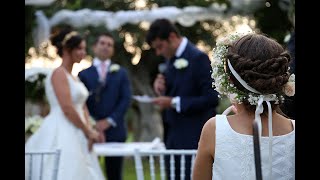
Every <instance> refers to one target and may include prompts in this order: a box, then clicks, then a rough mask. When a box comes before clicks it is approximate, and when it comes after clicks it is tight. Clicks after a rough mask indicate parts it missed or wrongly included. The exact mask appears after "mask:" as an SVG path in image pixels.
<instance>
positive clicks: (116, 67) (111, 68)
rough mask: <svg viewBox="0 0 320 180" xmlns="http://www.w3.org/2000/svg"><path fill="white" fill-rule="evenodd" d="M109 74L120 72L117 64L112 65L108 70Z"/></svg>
mask: <svg viewBox="0 0 320 180" xmlns="http://www.w3.org/2000/svg"><path fill="white" fill-rule="evenodd" d="M109 70H110V72H117V71H119V70H120V65H119V64H112V65H111V66H110V68H109Z"/></svg>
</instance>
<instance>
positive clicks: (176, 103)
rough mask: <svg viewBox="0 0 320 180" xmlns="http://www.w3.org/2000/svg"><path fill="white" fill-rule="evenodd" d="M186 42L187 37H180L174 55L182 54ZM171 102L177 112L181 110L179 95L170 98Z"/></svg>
mask: <svg viewBox="0 0 320 180" xmlns="http://www.w3.org/2000/svg"><path fill="white" fill-rule="evenodd" d="M187 44H188V39H187V38H186V37H183V38H182V41H181V43H180V44H179V47H178V49H177V51H176V54H175V55H176V57H180V56H181V55H182V53H183V52H184V50H185V49H186V47H187ZM171 104H172V105H173V107H174V108H175V109H176V111H177V112H178V113H180V112H181V106H180V96H176V97H174V98H172V100H171Z"/></svg>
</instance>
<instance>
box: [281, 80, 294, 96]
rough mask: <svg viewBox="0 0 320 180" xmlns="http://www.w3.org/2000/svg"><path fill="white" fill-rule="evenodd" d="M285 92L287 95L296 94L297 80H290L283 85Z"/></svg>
mask: <svg viewBox="0 0 320 180" xmlns="http://www.w3.org/2000/svg"><path fill="white" fill-rule="evenodd" d="M283 92H284V94H285V95H287V96H294V94H295V82H290V81H288V82H287V83H286V84H285V85H284V87H283Z"/></svg>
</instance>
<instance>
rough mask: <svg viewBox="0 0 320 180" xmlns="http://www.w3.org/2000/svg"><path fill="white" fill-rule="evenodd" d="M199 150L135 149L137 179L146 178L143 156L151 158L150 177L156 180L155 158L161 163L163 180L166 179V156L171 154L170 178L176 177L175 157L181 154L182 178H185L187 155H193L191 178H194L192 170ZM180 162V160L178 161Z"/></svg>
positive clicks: (142, 179)
mask: <svg viewBox="0 0 320 180" xmlns="http://www.w3.org/2000/svg"><path fill="white" fill-rule="evenodd" d="M196 153H197V150H183V149H179V150H172V149H170V150H138V149H136V150H135V153H134V161H135V168H136V175H137V180H144V178H145V177H144V172H143V163H142V157H148V158H149V166H150V177H151V180H156V175H155V174H156V173H155V159H159V165H160V177H161V180H165V176H166V175H165V174H166V173H165V156H169V158H170V161H169V163H170V179H171V180H174V179H175V163H176V162H175V157H177V156H180V179H181V180H184V179H185V164H186V157H187V156H190V157H191V169H190V172H191V173H190V179H192V170H193V166H194V160H195V156H196ZM178 163H179V162H178Z"/></svg>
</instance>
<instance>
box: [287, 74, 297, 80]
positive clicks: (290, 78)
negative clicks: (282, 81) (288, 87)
mask: <svg viewBox="0 0 320 180" xmlns="http://www.w3.org/2000/svg"><path fill="white" fill-rule="evenodd" d="M288 81H289V82H296V76H295V75H294V74H291V75H290V77H289V80H288Z"/></svg>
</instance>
